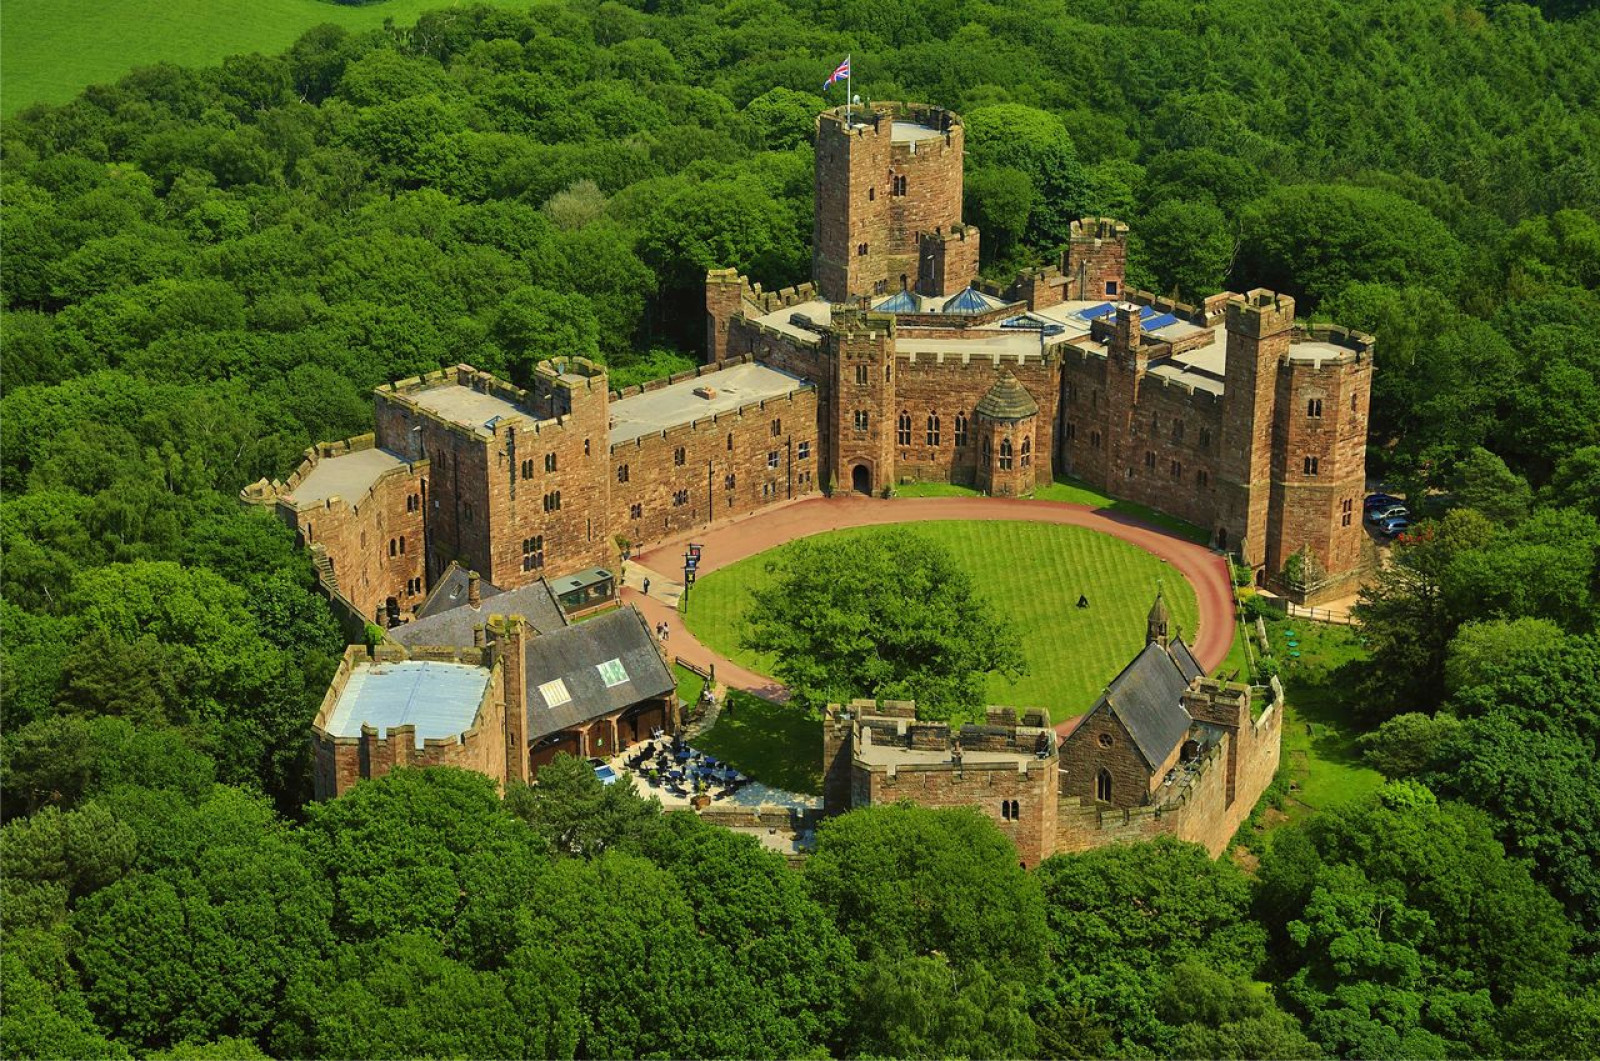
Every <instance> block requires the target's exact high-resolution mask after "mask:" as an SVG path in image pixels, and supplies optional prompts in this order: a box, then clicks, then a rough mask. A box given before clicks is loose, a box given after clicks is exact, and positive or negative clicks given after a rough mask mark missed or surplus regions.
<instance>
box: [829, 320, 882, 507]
mask: <svg viewBox="0 0 1600 1061" xmlns="http://www.w3.org/2000/svg"><path fill="white" fill-rule="evenodd" d="M894 333H895V321H894V315H893V314H888V313H866V312H863V311H862V310H860V309H856V308H854V307H849V306H835V307H834V310H833V326H832V327H831V328H829V329H828V331H827V332H826V333H825V334H824V337H823V348H824V351H825V352H826V355H827V359H828V364H829V366H830V368H831V370H832V373H833V385H832V386H831V387H830V388H829V391H830V392H831V393H830V394H829V399H828V406H829V407H828V409H827V410H826V411H825V412H824V413H823V414H822V415H823V417H824V418H825V422H826V424H827V428H828V431H827V434H828V435H829V436H830V437H831V438H832V439H833V452H832V454H831V456H832V478H833V482H834V483H835V484H837V486H838V488H839V489H844V490H856V491H858V492H860V493H864V494H873V493H878V492H880V491H882V490H883V488H884V487H886V486H888V485H889V484H890V483H891V482H892V481H893V476H894V432H895V412H894V394H895V389H894V388H895V383H894V371H895V364H894Z"/></svg>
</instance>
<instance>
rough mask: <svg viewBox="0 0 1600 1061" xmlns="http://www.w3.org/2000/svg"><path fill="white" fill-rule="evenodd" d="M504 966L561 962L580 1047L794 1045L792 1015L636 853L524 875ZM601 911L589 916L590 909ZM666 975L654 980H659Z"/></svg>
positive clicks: (661, 1050) (643, 1051)
mask: <svg viewBox="0 0 1600 1061" xmlns="http://www.w3.org/2000/svg"><path fill="white" fill-rule="evenodd" d="M532 885H533V886H532V888H531V889H530V891H529V894H528V899H527V902H526V903H525V904H524V906H523V907H522V908H521V910H520V911H519V913H518V915H517V917H516V919H515V922H514V925H515V932H516V940H517V941H518V942H519V946H518V947H517V949H515V950H514V951H513V952H512V953H511V955H510V957H509V959H508V962H509V965H510V966H511V967H512V968H514V969H519V968H528V969H530V970H532V969H538V970H541V971H543V970H547V969H551V968H554V969H561V970H568V972H567V973H566V975H567V976H569V977H573V978H575V980H576V983H577V985H578V998H577V1006H576V1012H577V1013H579V1014H581V1015H582V1016H581V1018H580V1019H578V1020H575V1021H574V1020H572V1019H571V1018H568V1019H567V1020H566V1021H564V1022H563V1024H564V1026H565V1027H567V1028H570V1027H571V1026H572V1025H574V1024H575V1025H576V1028H577V1046H576V1051H577V1053H578V1054H579V1055H581V1056H588V1057H596V1056H599V1057H618V1056H632V1057H640V1056H646V1055H652V1054H658V1055H666V1056H674V1057H697V1056H720V1055H725V1054H733V1053H737V1054H747V1053H748V1054H751V1055H766V1054H784V1055H789V1054H798V1053H801V1052H804V1051H805V1050H806V1044H805V1043H804V1041H803V1039H802V1037H801V1035H800V1032H799V1029H798V1027H797V1026H796V1024H795V1023H794V1022H793V1021H791V1020H788V1019H786V1018H784V1017H783V1016H782V1015H781V1014H780V1013H778V1012H777V1007H776V1000H775V999H774V998H773V997H772V996H771V995H770V994H767V993H765V992H763V991H761V990H760V989H759V988H758V987H757V985H756V984H755V983H754V982H753V981H752V980H751V979H750V978H749V977H748V975H747V974H746V973H745V972H744V971H743V970H741V969H738V968H736V967H735V966H734V965H733V964H732V963H731V962H730V961H729V959H728V957H727V956H726V954H725V953H724V952H723V951H722V950H721V948H719V947H717V946H716V945H715V944H714V943H713V942H712V941H710V940H708V939H706V938H705V937H704V936H703V935H702V934H701V933H700V931H699V929H698V928H697V926H696V924H695V920H694V916H693V912H692V910H691V909H690V906H689V903H688V901H687V899H685V898H684V896H683V890H684V888H683V886H682V884H681V883H680V882H679V881H678V880H677V878H675V877H673V876H672V875H671V874H669V873H667V872H666V871H664V870H661V869H657V868H656V867H654V866H652V865H650V864H649V863H648V862H645V861H643V860H642V859H639V858H636V857H633V856H631V855H626V854H622V853H619V852H610V853H607V854H605V855H602V856H600V858H598V859H595V860H593V861H588V860H582V859H567V860H563V861H561V862H558V863H556V864H555V865H553V866H551V867H550V869H549V871H548V872H547V873H545V874H542V875H541V876H540V877H539V878H538V879H537V880H536V881H534V882H532ZM597 910H603V911H605V916H603V917H596V916H594V915H595V911H597ZM669 984H670V985H671V987H670V989H663V985H669Z"/></svg>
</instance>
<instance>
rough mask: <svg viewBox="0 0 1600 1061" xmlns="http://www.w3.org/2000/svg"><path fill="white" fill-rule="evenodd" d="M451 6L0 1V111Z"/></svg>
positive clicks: (497, 0)
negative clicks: (326, 25) (314, 33)
mask: <svg viewBox="0 0 1600 1061" xmlns="http://www.w3.org/2000/svg"><path fill="white" fill-rule="evenodd" d="M487 2H489V3H492V4H500V5H501V6H505V7H516V8H520V9H526V7H527V4H526V2H513V0H487ZM452 6H457V5H456V4H455V3H454V2H453V0H383V2H382V3H376V4H369V5H367V6H365V7H347V6H344V5H342V4H334V3H331V2H329V0H251V2H250V3H228V2H225V0H99V2H97V3H92V2H90V0H6V2H5V3H4V4H0V42H3V43H0V112H3V113H4V114H8V115H9V114H15V113H16V112H17V111H19V110H21V109H22V108H24V107H26V106H28V105H29V104H31V103H63V102H65V101H66V100H69V99H71V98H72V97H73V96H75V95H77V93H78V92H79V91H80V90H81V89H83V88H84V87H85V86H86V85H92V84H99V83H102V82H109V81H116V80H117V79H118V78H120V77H121V76H122V75H123V74H125V73H127V72H128V71H129V70H132V69H133V68H134V67H136V66H149V65H151V64H153V63H159V62H163V61H165V62H172V63H179V64H181V65H186V66H214V65H216V64H217V63H219V62H221V61H222V59H223V57H224V56H228V55H237V54H240V53H245V52H262V53H264V54H266V55H275V54H277V53H279V52H282V51H284V50H285V49H286V48H288V47H289V45H291V44H293V43H294V42H295V40H297V39H298V38H299V37H300V35H301V34H302V33H304V32H305V31H306V30H308V29H310V28H311V27H312V26H316V25H319V24H321V23H323V22H332V23H336V24H338V25H340V26H344V27H345V28H346V29H349V30H351V31H352V32H359V31H361V30H368V29H376V28H378V27H380V26H382V25H383V23H384V20H385V19H390V18H392V19H394V21H395V23H396V24H397V25H411V24H413V23H415V22H416V20H417V16H418V15H420V14H422V13H423V12H424V11H432V10H434V9H436V8H445V7H452Z"/></svg>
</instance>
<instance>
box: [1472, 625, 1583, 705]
mask: <svg viewBox="0 0 1600 1061" xmlns="http://www.w3.org/2000/svg"><path fill="white" fill-rule="evenodd" d="M1562 637H1563V634H1562V630H1561V627H1559V626H1557V625H1556V624H1555V623H1553V622H1551V621H1550V620H1548V619H1536V618H1534V617H1532V616H1523V617H1522V618H1520V619H1493V620H1485V621H1482V622H1469V623H1466V624H1464V625H1463V626H1462V627H1461V629H1460V630H1459V631H1458V632H1457V633H1456V636H1455V637H1454V638H1453V639H1451V641H1450V646H1449V648H1447V649H1446V650H1445V652H1446V655H1445V663H1444V680H1445V690H1446V691H1447V692H1450V693H1458V692H1461V691H1462V690H1464V689H1470V688H1472V687H1474V686H1478V685H1482V684H1484V683H1485V682H1488V681H1491V680H1492V679H1493V678H1495V677H1497V676H1498V675H1500V674H1504V673H1508V672H1510V673H1515V672H1517V671H1519V670H1521V668H1522V664H1523V663H1524V657H1527V656H1531V655H1534V654H1537V653H1540V652H1545V651H1548V650H1549V649H1550V648H1551V647H1553V646H1555V645H1557V644H1559V643H1560V641H1561V639H1562Z"/></svg>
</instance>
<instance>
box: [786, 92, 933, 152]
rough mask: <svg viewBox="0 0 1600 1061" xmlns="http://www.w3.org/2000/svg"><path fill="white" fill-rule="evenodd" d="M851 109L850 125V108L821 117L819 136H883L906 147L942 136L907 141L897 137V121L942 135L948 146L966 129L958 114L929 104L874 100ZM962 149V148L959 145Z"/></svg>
mask: <svg viewBox="0 0 1600 1061" xmlns="http://www.w3.org/2000/svg"><path fill="white" fill-rule="evenodd" d="M848 110H849V121H848V124H847V123H846V118H845V114H846V108H845V107H834V108H833V109H831V110H825V111H823V112H822V113H821V114H819V115H817V133H818V134H819V135H827V136H852V137H859V138H866V137H874V138H878V137H882V138H888V139H890V140H891V142H893V143H898V144H904V143H908V142H920V143H926V142H928V140H930V139H935V140H936V139H938V138H939V137H938V136H931V137H927V138H923V139H921V140H920V141H916V140H912V141H907V140H904V139H900V138H899V137H897V136H896V135H895V133H896V131H895V129H894V124H895V123H896V122H900V123H905V124H910V125H916V126H921V127H922V128H924V129H927V130H929V131H930V132H932V133H935V134H940V135H942V137H943V142H944V144H946V145H947V146H948V145H950V144H951V141H952V138H953V137H954V136H955V135H956V134H958V133H959V131H960V130H961V127H962V121H961V116H960V115H958V114H956V113H955V112H954V111H950V110H946V109H945V108H943V107H937V106H934V105H933V104H929V103H902V102H900V101H898V100H874V101H872V102H871V103H868V104H865V105H860V104H858V105H855V106H852V107H850V108H848ZM956 146H959V145H956Z"/></svg>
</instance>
